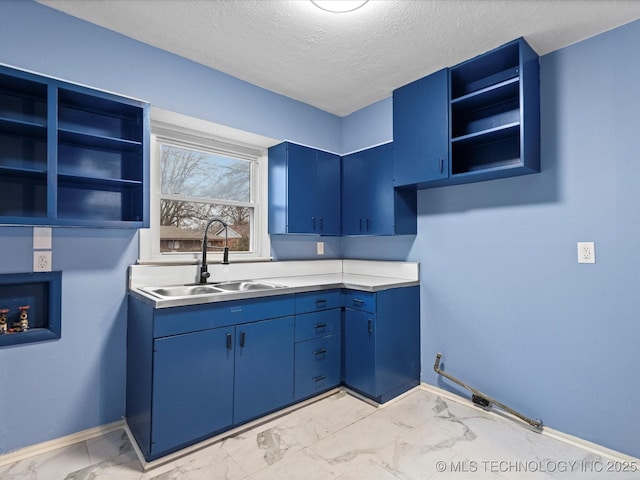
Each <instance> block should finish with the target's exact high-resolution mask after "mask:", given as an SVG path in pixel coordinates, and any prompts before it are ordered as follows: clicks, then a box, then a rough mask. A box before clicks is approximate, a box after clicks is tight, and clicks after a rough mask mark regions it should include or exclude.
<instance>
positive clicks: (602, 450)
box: [420, 383, 640, 464]
mask: <svg viewBox="0 0 640 480" xmlns="http://www.w3.org/2000/svg"><path fill="white" fill-rule="evenodd" d="M420 388H422V389H423V390H426V391H428V392H431V393H433V394H434V395H438V396H440V397H444V398H446V399H448V400H451V401H454V402H458V403H461V404H463V405H467V406H473V407H475V408H478V407H477V406H476V405H475V404H474V403H473V402H472V401H471V400H470V399H468V398H464V397H461V396H460V395H456V394H455V393H451V392H449V391H447V390H443V389H442V388H439V387H436V386H434V385H429V384H428V383H421V384H420ZM483 410H484V409H483ZM484 411H485V412H486V413H488V414H489V415H495V416H497V417H498V418H502V419H504V418H505V415H501V414H498V413H496V412H493V411H491V410H484ZM513 418H514V419H515V417H513ZM522 425H523V427H524V428H529V427H528V426H527V425H526V424H525V423H523V424H522ZM529 429H530V430H531V428H529ZM539 433H540V435H545V436H547V437H550V438H554V439H556V440H560V441H561V442H564V443H567V444H569V445H572V446H574V447H578V448H581V449H582V450H585V451H587V452H589V453H594V454H596V455H600V456H601V457H604V458H606V459H609V460H614V461H619V462H628V463H631V462H633V463H635V464H640V459H638V458H635V457H632V456H631V455H627V454H625V453H622V452H618V451H616V450H611V449H610V448H607V447H603V446H602V445H598V444H597V443H593V442H590V441H588V440H585V439H583V438H580V437H576V436H574V435H570V434H568V433H564V432H561V431H559V430H555V429H553V428H550V427H547V426H546V425H545V426H544V428H543V430H542V431H541V432H539Z"/></svg>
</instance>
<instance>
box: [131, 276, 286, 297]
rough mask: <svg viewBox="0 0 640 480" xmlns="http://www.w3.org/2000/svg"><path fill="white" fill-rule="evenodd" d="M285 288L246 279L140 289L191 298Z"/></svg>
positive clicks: (168, 295)
mask: <svg viewBox="0 0 640 480" xmlns="http://www.w3.org/2000/svg"><path fill="white" fill-rule="evenodd" d="M277 288H285V287H284V285H278V284H276V283H271V282H258V281H253V280H244V281H237V282H221V283H210V284H195V285H173V286H168V287H142V288H140V290H142V291H144V292H146V293H149V294H151V295H153V296H155V297H158V298H161V299H176V298H190V297H195V296H200V295H221V294H225V293H241V292H247V293H249V292H259V291H263V290H273V289H277Z"/></svg>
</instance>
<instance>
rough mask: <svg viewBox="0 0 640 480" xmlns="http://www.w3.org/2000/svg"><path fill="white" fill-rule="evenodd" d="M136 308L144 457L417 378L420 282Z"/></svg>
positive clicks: (131, 350)
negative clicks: (334, 396) (282, 412)
mask: <svg viewBox="0 0 640 480" xmlns="http://www.w3.org/2000/svg"><path fill="white" fill-rule="evenodd" d="M128 306H129V311H128V315H129V318H128V327H127V396H126V399H127V405H126V416H127V423H128V425H129V428H130V430H131V432H132V433H133V436H134V437H135V439H136V442H137V443H138V445H139V447H140V450H141V451H142V453H143V455H144V457H145V458H146V459H147V460H148V461H151V460H155V459H157V458H159V457H161V456H164V455H167V454H169V453H172V452H174V451H177V450H179V449H181V448H184V447H187V446H189V445H192V444H194V443H196V442H199V441H202V440H205V439H206V438H209V437H212V436H214V435H217V434H219V433H222V432H224V431H226V430H229V429H231V428H233V427H236V426H239V425H242V424H244V423H246V422H249V421H251V420H254V419H257V418H259V417H261V416H263V415H265V414H268V413H271V412H274V411H276V410H279V409H281V408H283V407H286V406H289V405H291V404H293V403H294V402H299V401H302V400H305V399H308V398H311V397H313V396H315V395H318V394H320V393H323V392H326V391H328V390H331V389H332V388H336V387H338V386H340V384H341V383H344V384H345V385H346V386H347V387H349V388H351V389H353V390H355V391H357V392H359V393H361V394H363V395H366V396H368V397H370V398H372V399H373V400H375V401H377V402H380V403H383V402H386V401H388V400H390V399H391V398H393V397H395V396H397V395H399V394H401V393H402V392H404V391H406V390H409V389H410V388H412V387H414V386H416V385H418V383H419V380H420V326H419V325H420V306H419V287H404V288H395V289H390V290H383V291H380V292H377V293H371V292H361V291H356V290H344V289H330V290H320V291H315V292H306V293H297V294H288V295H287V294H285V295H276V296H272V297H265V298H255V299H247V300H232V301H227V302H218V303H210V304H202V305H192V306H183V307H173V308H162V309H154V308H153V306H152V305H150V304H149V303H146V302H145V301H143V300H142V299H140V298H139V297H137V296H136V295H133V294H131V295H129V304H128Z"/></svg>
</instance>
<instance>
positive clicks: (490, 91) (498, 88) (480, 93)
mask: <svg viewBox="0 0 640 480" xmlns="http://www.w3.org/2000/svg"><path fill="white" fill-rule="evenodd" d="M519 82H520V77H517V76H516V77H513V78H509V79H507V80H505V81H503V82H500V83H496V84H494V85H490V86H488V87H485V88H483V89H481V90H476V91H475V92H471V93H467V94H466V95H463V96H461V97H457V98H452V99H451V105H452V106H453V105H457V104H461V103H466V102H470V101H472V100H477V99H478V98H479V97H483V98H482V99H481V100H479V101H481V102H482V103H485V102H486V103H492V101H493V98H494V97H497V96H502V95H504V94H503V93H502V90H505V89H506V90H509V87H511V88H514V87H516V88H517V86H518V83H519ZM516 95H517V89H516ZM505 96H506V95H505ZM484 97H486V98H484ZM474 103H475V102H474Z"/></svg>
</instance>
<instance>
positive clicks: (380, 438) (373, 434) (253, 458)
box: [0, 388, 640, 480]
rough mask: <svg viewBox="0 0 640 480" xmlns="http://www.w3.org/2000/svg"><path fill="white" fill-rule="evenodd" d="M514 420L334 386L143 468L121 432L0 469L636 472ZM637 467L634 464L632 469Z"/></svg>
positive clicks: (245, 473)
mask: <svg viewBox="0 0 640 480" xmlns="http://www.w3.org/2000/svg"><path fill="white" fill-rule="evenodd" d="M609 467H611V468H613V469H617V470H619V469H620V468H619V467H620V466H616V465H612V461H611V460H609V459H607V458H603V457H599V456H597V455H595V454H593V453H589V452H587V451H585V450H582V449H580V448H578V447H575V446H571V445H569V444H567V443H564V442H561V441H558V440H555V439H553V438H550V437H547V436H544V435H541V434H539V433H536V432H533V431H531V430H529V429H528V428H526V427H524V426H522V425H521V424H520V423H517V422H514V421H511V420H507V419H503V418H500V417H499V416H497V415H493V414H489V413H487V412H485V411H483V410H481V409H479V408H477V407H474V406H471V405H466V404H463V403H459V402H456V401H452V400H448V399H445V398H443V397H440V396H438V395H436V394H434V393H431V392H429V391H426V390H424V389H421V388H417V389H415V390H413V391H412V392H410V393H409V394H408V395H405V396H404V397H402V398H401V399H399V400H395V401H392V402H390V403H388V404H386V405H385V406H383V407H381V408H377V407H374V406H372V405H369V404H368V403H365V402H363V401H361V400H359V399H357V398H354V397H352V396H351V395H348V394H346V393H345V392H340V393H337V394H335V395H332V396H330V397H327V398H325V399H322V400H320V401H318V402H316V403H313V404H310V405H307V406H305V407H303V408H301V409H299V410H296V411H293V412H291V413H289V414H287V415H285V416H282V417H280V418H277V419H275V420H272V421H270V422H268V423H265V424H262V425H260V426H257V427H255V428H253V429H252V430H248V431H246V432H244V433H242V434H239V435H236V436H233V437H230V438H227V439H225V440H222V441H220V442H218V443H215V444H213V445H210V446H208V447H206V448H204V449H201V450H199V451H196V452H194V453H191V454H189V455H187V456H184V457H182V458H179V459H177V460H174V461H172V462H171V463H168V464H166V465H162V466H159V467H157V468H154V469H152V470H150V471H147V472H143V471H142V467H141V465H140V463H139V461H138V459H137V457H136V455H135V453H134V451H133V449H132V447H131V444H130V443H129V440H128V438H127V435H126V434H125V433H124V431H123V430H116V431H114V432H111V433H109V434H106V435H103V436H101V437H98V438H93V439H90V440H87V441H85V442H80V443H77V444H74V445H71V446H69V447H65V448H61V449H59V450H55V451H52V452H48V453H46V454H41V455H38V456H34V457H31V458H28V459H25V460H21V461H19V462H16V463H13V464H10V465H5V466H2V467H0V479H2V480H18V479H19V480H62V479H64V480H429V479H456V480H466V479H471V480H473V479H478V480H481V479H496V480H505V479H540V480H547V479H571V480H573V479H575V480H587V479H593V480H598V479H602V480H609V479H613V480H627V479H640V473H639V472H615V471H614V472H608V471H606V470H607V469H608V468H609ZM636 467H638V468H640V466H636Z"/></svg>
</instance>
